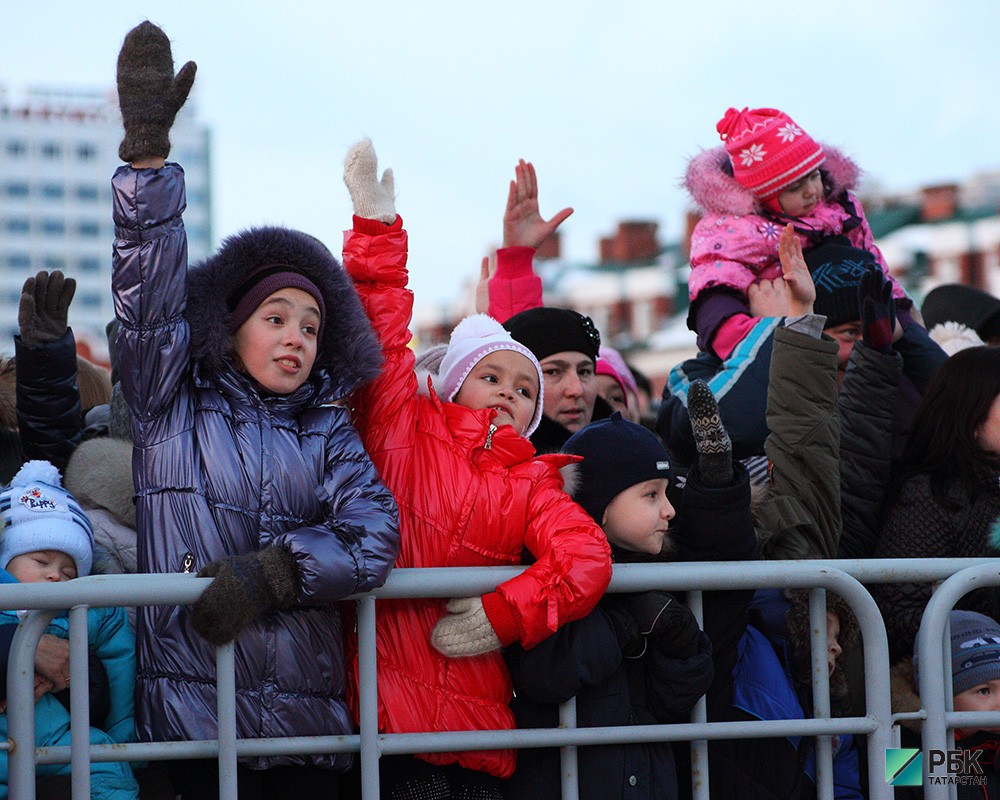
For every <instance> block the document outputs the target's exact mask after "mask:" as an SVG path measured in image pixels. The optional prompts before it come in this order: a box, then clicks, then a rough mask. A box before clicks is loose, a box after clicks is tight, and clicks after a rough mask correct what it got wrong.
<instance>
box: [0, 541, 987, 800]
mask: <svg viewBox="0 0 1000 800" xmlns="http://www.w3.org/2000/svg"><path fill="white" fill-rule="evenodd" d="M960 570H964V572H960ZM520 571H521V569H520V568H462V569H399V570H395V571H393V573H392V574H391V575H390V576H389V580H388V581H387V582H386V585H385V586H384V587H382V588H380V589H378V590H376V591H375V592H373V593H371V594H369V595H364V596H360V597H357V598H355V599H356V600H357V602H358V650H359V658H360V669H359V681H360V686H359V694H360V704H359V705H360V734H359V735H348V736H323V737H308V738H306V737H302V738H286V739H237V737H236V705H235V668H234V648H233V645H231V644H230V645H226V646H223V647H221V648H219V650H218V659H217V669H218V679H217V681H218V719H219V729H218V739H214V740H204V741H191V742H148V743H135V744H125V745H91V744H90V742H89V712H88V700H89V698H88V697H87V691H86V687H87V616H86V609H87V608H88V607H108V606H129V605H182V604H190V603H193V602H195V600H197V598H198V597H199V596H200V594H201V592H202V591H203V590H204V589H205V587H207V586H208V585H209V583H210V579H208V578H195V577H193V576H186V575H114V576H91V577H88V578H81V579H78V580H74V581H69V582H65V583H60V584H8V585H3V586H0V609H34V610H33V611H31V612H28V613H27V614H25V615H24V619H23V621H22V624H21V625H20V626H19V630H18V632H17V634H16V635H15V638H14V641H13V643H12V647H11V653H10V660H9V666H8V708H7V714H8V721H9V736H10V740H9V742H8V743H6V744H0V750H4V749H6V750H7V752H8V759H9V779H10V780H9V786H10V797H11V798H13V799H14V800H20V799H21V798H24V799H25V800H29V799H30V798H34V796H35V786H34V778H35V766H36V764H60V763H62V764H65V763H69V764H71V772H72V786H73V797H74V798H84V797H89V784H90V771H89V765H90V762H91V761H95V762H96V761H135V760H143V761H158V760H169V759H179V758H184V759H190V758H218V760H219V770H220V784H219V796H220V798H226V800H230V799H232V800H235V798H236V796H237V795H236V762H237V759H238V758H240V757H249V756H260V755H282V754H291V753H296V754H309V753H334V752H349V751H351V752H360V763H361V769H362V791H363V796H364V797H365V800H374V798H377V797H378V759H379V757H380V756H381V755H388V754H397V753H413V752H422V753H423V752H443V751H459V750H482V749H501V748H502V749H506V748H525V747H553V746H558V747H562V748H563V754H564V764H565V766H566V769H564V771H563V772H564V783H563V792H564V794H563V796H564V798H566V800H575V798H576V797H577V787H576V769H575V755H576V751H575V748H577V747H580V746H584V745H593V744H622V743H636V742H646V741H691V743H692V767H693V780H694V796H695V797H696V798H699V800H701V798H707V797H709V791H710V786H709V785H708V761H707V758H708V756H707V742H708V741H709V740H712V739H725V738H767V737H783V736H808V737H817V748H816V769H817V774H816V777H817V795H818V797H819V798H820V800H825V799H826V798H832V797H833V783H832V752H831V748H830V737H831V736H833V735H836V734H846V733H849V734H853V735H860V736H865V737H867V752H868V761H869V764H870V765H871V766H872V767H873V769H870V770H869V797H870V798H873V800H878V798H890V797H891V796H892V787H891V786H889V785H888V784H887V783H886V782H885V781H884V780H883V778H882V775H881V774H880V771H879V770H878V769H877V768H874V767H876V766H877V765H879V764H881V763H882V762H883V759H884V756H885V749H886V748H888V747H890V746H891V745H892V737H891V731H890V727H891V724H892V714H891V708H890V699H889V663H888V649H887V643H886V634H885V627H884V625H883V623H882V619H881V615H880V614H879V612H878V608H877V606H876V605H875V601H874V600H873V599H872V597H871V595H870V594H869V593H868V592H867V590H866V589H865V588H864V586H863V585H862V582H863V583H865V584H871V583H896V582H928V583H930V582H936V581H940V580H945V579H947V580H945V584H944V585H943V586H942V589H945V587H947V592H942V591H941V590H939V591H938V593H937V594H935V596H934V598H933V599H932V603H931V605H929V606H928V613H927V616H926V617H925V624H924V626H923V627H922V628H921V634H920V635H921V638H920V639H919V641H920V642H921V643H922V644H921V647H922V648H928V653H930V651H931V650H933V649H934V648H935V647H936V650H937V658H936V659H935V658H934V656H933V654H931V655H929V657H928V658H927V660H926V661H925V660H924V657H925V654H924V650H923V649H922V650H921V651H920V652H921V660H922V666H921V674H920V680H921V686H920V688H921V696H922V697H925V701H924V702H925V707H926V708H927V711H928V713H927V715H926V719H925V721H924V732H925V737H927V738H925V745H926V746H927V747H930V746H931V745H930V744H926V743H928V742H931V741H933V742H934V743H935V746H936V744H937V743H940V742H941V741H944V740H943V739H942V738H941V735H940V734H941V732H942V731H944V730H945V726H946V725H947V726H951V727H954V724H956V720H960V721H966V722H970V721H974V720H971V716H972V715H971V714H969V713H966V714H954V713H953V712H952V713H950V714H945V713H944V711H943V710H944V708H945V706H944V703H945V702H947V701H949V700H950V696H948V697H945V698H943V699H942V692H944V688H943V687H944V686H945V685H946V684H945V680H946V679H947V678H948V676H947V675H946V674H945V672H944V670H945V669H947V668H948V667H949V666H950V659H947V658H942V649H941V642H942V640H941V639H940V638H937V639H934V638H932V637H933V636H938V637H940V636H943V630H944V628H943V625H944V623H942V622H941V621H940V620H941V618H942V617H943V619H944V621H945V622H946V621H947V610H948V609H950V608H951V606H952V605H954V601H955V600H954V599H951V598H952V597H953V596H954V598H955V599H957V598H958V597H960V596H961V595H962V594H964V593H965V591H969V590H970V589H964V590H963V588H964V587H965V586H966V585H968V582H969V581H971V582H972V584H976V581H980V584H976V585H981V582H982V581H984V580H987V578H997V580H996V581H995V582H996V583H1000V573H998V568H997V562H995V561H993V560H989V559H912V560H906V561H902V560H900V561H860V560H844V561H826V562H823V561H760V562H750V563H747V562H731V563H730V562H712V563H695V564H691V563H685V564H680V563H675V564H645V565H640V564H628V565H619V566H616V567H615V572H614V577H613V579H612V582H611V586H610V587H609V591H611V592H634V591H642V590H645V589H664V590H668V591H687V592H689V595H688V599H689V604H690V605H691V607H692V610H693V611H695V615H696V616H697V617H698V618H699V619H700V616H701V615H700V609H701V605H702V595H701V593H702V592H703V591H719V590H727V589H754V588H761V587H770V588H806V589H811V590H812V591H810V618H811V622H812V624H811V626H810V628H811V640H812V641H811V654H812V674H813V695H814V697H815V698H816V707H815V709H814V711H815V714H814V717H813V718H810V719H801V720H771V721H754V722H743V721H739V722H711V723H709V722H706V721H705V702H704V699H702V700H701V701H699V704H698V706H697V707H696V709H695V713H694V716H693V720H692V722H689V723H684V724H672V725H642V726H629V727H620V728H576V727H575V726H574V725H573V724H572V723H574V722H575V720H574V714H575V712H574V708H573V704H572V701H570V703H569V704H567V705H566V706H565V707H564V708H563V710H562V713H561V724H564V725H567V726H568V727H566V728H553V729H533V730H514V731H454V732H439V733H419V734H417V733H409V734H380V733H379V732H378V729H377V719H378V712H377V686H376V680H375V676H376V653H375V611H376V605H377V600H378V599H380V598H410V597H464V596H471V595H476V594H482V593H485V592H488V591H492V590H493V589H494V588H495V587H496V586H497V585H498V584H499V583H501V582H503V581H505V580H507V579H509V578H511V577H513V576H515V575H516V574H518V573H519V572H520ZM956 573H957V574H956ZM951 576H954V577H951ZM970 576H971V577H970ZM976 585H972V588H976ZM826 591H834V592H836V593H837V594H838V595H840V596H841V597H842V598H843V599H844V600H845V601H846V602H847V604H848V605H849V606H850V607H851V609H852V610H853V611H854V613H855V615H856V616H857V618H858V621H859V624H860V627H861V633H862V647H863V652H864V659H865V697H866V714H865V716H860V717H838V718H831V717H830V707H829V690H828V672H827V666H826V665H827V662H826V615H825V607H826V606H825V595H824V593H825V592H826ZM949 601H950V605H947V608H946V609H944V610H940V609H941V607H942V606H944V604H946V603H948V602H949ZM64 609H70V613H69V630H70V659H71V678H70V680H71V683H72V684H73V685H74V686H75V687H83V691H74V692H73V693H72V701H71V702H72V706H71V710H72V711H71V716H72V731H71V745H70V747H68V748H67V747H49V748H32V747H18V746H17V743H19V742H33V741H34V712H33V687H34V681H33V678H34V653H35V649H36V648H37V645H38V641H39V638H40V636H41V634H42V632H43V631H44V630H45V627H46V625H47V624H48V622H49V620H50V619H51V618H52V617H53V616H54V615H55V614H56V613H58V612H59V611H60V610H64ZM932 609H935V610H934V611H933V615H932V611H931V610H932ZM930 642H933V643H934V644H933V646H932V645H931V644H930ZM935 680H937V682H938V684H939V685H940V691H937V692H935V690H934V688H933V683H934V681H935ZM925 683H926V686H925ZM947 685H950V681H949V683H948V684H947ZM925 690H927V691H930V692H931V693H930V694H928V695H926V696H925V695H924V694H923V692H924V691H925ZM931 702H933V703H934V704H935V705H934V709H935V711H936V710H937V709H938V708H940V709H941V710H942V714H936V713H931ZM984 716H985V717H986V718H989V715H982V714H979V715H977V719H978V718H979V717H984ZM998 717H1000V714H994V715H993V716H992V720H993V724H994V725H996V724H998V721H997V720H998ZM931 796H935V797H937V796H941V795H938V794H934V795H928V797H931Z"/></svg>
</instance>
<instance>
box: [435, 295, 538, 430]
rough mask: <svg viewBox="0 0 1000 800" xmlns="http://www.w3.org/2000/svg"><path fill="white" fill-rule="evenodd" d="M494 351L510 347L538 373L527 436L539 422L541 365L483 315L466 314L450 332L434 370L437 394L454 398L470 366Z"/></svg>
mask: <svg viewBox="0 0 1000 800" xmlns="http://www.w3.org/2000/svg"><path fill="white" fill-rule="evenodd" d="M498 350H512V351H513V352H515V353H519V354H520V355H522V356H524V357H525V358H526V359H528V361H530V362H531V364H532V366H534V368H535V372H537V373H538V397H537V398H536V399H535V413H534V414H533V415H532V417H531V423H530V424H529V425H528V429H527V430H526V431H525V432H524V435H525V436H531V434H532V433H534V432H535V428H537V427H538V423H539V422H541V421H542V409H543V406H544V403H543V394H542V392H543V389H544V379H543V377H542V367H541V365H540V364H539V363H538V359H537V358H535V356H534V353H532V352H531V351H530V350H529V349H528V348H527V347H525V346H524V345H523V344H521V343H520V342H516V341H514V338H513V337H512V336H511V335H510V334H509V333H508V332H507V331H506V330H504V328H503V326H502V325H501V324H500V323H499V322H497V321H496V320H495V319H493V318H492V317H489V316H487V315H486V314H474V315H473V316H471V317H466V318H465V319H463V320H462V321H461V322H459V323H458V325H456V326H455V330H453V331H452V332H451V341H450V342H449V343H448V352H446V353H445V354H444V358H442V359H441V366H440V368H439V369H438V377H439V382H440V386H441V395H442V397H444V399H445V400H454V399H455V395H457V394H458V390H459V389H461V388H462V384H463V383H464V382H465V379H466V378H467V377H469V373H470V372H472V368H473V367H475V366H476V364H478V363H479V362H480V361H481V360H482V359H483V358H485V357H486V356H487V355H489V354H490V353H495V352H497V351H498Z"/></svg>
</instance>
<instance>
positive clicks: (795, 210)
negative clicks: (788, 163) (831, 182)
mask: <svg viewBox="0 0 1000 800" xmlns="http://www.w3.org/2000/svg"><path fill="white" fill-rule="evenodd" d="M822 199H823V176H822V175H820V173H819V170H818V169H814V170H813V171H812V172H810V173H809V174H808V175H806V176H805V177H804V178H799V179H798V180H797V181H795V183H793V184H792V185H791V186H788V187H787V188H785V189H783V190H782V191H781V192H779V194H778V205H780V206H781V210H782V212H784V213H785V214H786V215H788V216H789V217H804V216H805V215H806V214H808V213H809V212H810V211H812V210H813V209H814V208H816V206H817V205H819V201H820V200H822Z"/></svg>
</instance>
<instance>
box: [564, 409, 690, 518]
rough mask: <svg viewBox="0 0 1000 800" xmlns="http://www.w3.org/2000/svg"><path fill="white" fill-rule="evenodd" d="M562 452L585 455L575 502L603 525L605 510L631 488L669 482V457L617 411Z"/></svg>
mask: <svg viewBox="0 0 1000 800" xmlns="http://www.w3.org/2000/svg"><path fill="white" fill-rule="evenodd" d="M562 452H564V453H570V454H572V455H576V456H583V461H581V462H580V464H579V470H580V480H579V485H578V487H577V489H576V491H574V492H573V499H574V500H576V502H577V503H579V504H580V505H581V506H583V510H584V511H586V512H587V513H588V514H590V516H591V517H592V518H593V519H594V521H595V522H596V523H597V524H598V525H600V524H601V520H602V518H603V517H604V511H605V509H606V508H607V507H608V506H609V505H610V504H611V501H612V500H614V499H615V497H617V496H618V495H619V494H621V493H622V492H624V491H625V490H626V489H628V488H629V487H631V486H635V485H636V484H637V483H642V482H643V481H649V480H654V479H656V478H666V479H667V480H670V478H671V477H672V473H671V471H670V455H669V454H668V453H667V449H666V448H665V447H664V446H663V444H662V443H661V442H660V440H659V439H657V438H656V435H655V434H654V433H653V432H652V431H650V430H649V429H647V428H644V427H643V426H642V425H636V424H635V423H634V422H629V421H628V420H627V419H624V418H623V417H622V415H621V413H620V412H618V411H616V412H615V413H614V414H612V415H611V416H610V417H608V418H607V419H602V420H599V421H597V422H592V423H590V425H587V426H586V427H585V428H581V429H580V430H578V431H577V432H576V433H574V434H573V435H572V436H571V437H570V438H569V440H568V441H567V442H566V444H564V445H563V448H562Z"/></svg>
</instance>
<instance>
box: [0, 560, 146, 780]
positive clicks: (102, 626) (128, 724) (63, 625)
mask: <svg viewBox="0 0 1000 800" xmlns="http://www.w3.org/2000/svg"><path fill="white" fill-rule="evenodd" d="M13 581H14V579H13V578H12V577H11V576H10V574H9V573H7V572H4V571H2V570H0V583H10V582H13ZM17 622H18V616H17V613H16V612H14V611H0V625H5V624H11V623H15V624H16V623H17ZM87 622H88V625H87V637H88V642H89V643H90V652H91V653H93V654H94V655H96V656H97V657H98V658H100V659H101V662H102V663H103V664H104V668H105V670H106V671H107V674H108V686H109V696H110V701H111V707H110V710H109V711H108V715H107V717H106V718H105V719H104V726H103V728H95V727H93V726H92V727H91V728H90V742H91V744H120V743H124V742H134V741H135V724H134V722H133V713H134V711H133V709H134V704H133V692H134V690H135V636H134V635H133V633H132V628H131V626H130V625H129V622H128V617H127V615H126V614H125V609H123V608H92V609H90V610H89V611H88V612H87ZM45 632H46V633H51V634H52V635H53V636H59V637H61V638H64V639H65V638H68V637H69V620H68V619H67V618H66V617H65V616H60V617H57V618H56V619H54V620H52V622H51V623H50V624H49V626H48V628H47V629H46V631H45ZM7 736H8V726H7V714H6V713H4V714H0V740H2V739H6V738H7ZM69 743H70V716H69V711H67V710H66V708H65V707H64V706H63V705H62V703H60V702H59V701H58V700H57V699H56V698H55V697H54V696H53V695H52V694H51V693H49V694H45V695H42V697H41V699H39V700H38V702H37V703H35V744H36V746H38V747H55V746H59V745H69ZM36 774H37V775H38V777H39V778H42V777H46V776H49V775H69V774H70V765H69V764H45V765H40V766H39V767H38V769H37V772H36ZM7 780H8V766H7V752H6V751H0V800H6V798H7V795H8V788H7ZM90 789H91V792H90V796H91V797H92V798H97V799H98V800H135V798H137V797H138V792H139V786H138V784H137V783H136V781H135V777H134V776H133V775H132V770H131V768H130V767H129V765H128V764H126V763H124V762H114V763H111V762H109V763H94V764H91V767H90Z"/></svg>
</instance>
